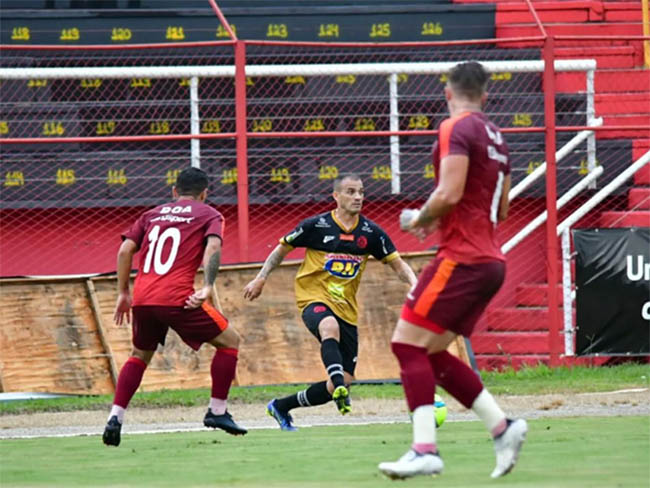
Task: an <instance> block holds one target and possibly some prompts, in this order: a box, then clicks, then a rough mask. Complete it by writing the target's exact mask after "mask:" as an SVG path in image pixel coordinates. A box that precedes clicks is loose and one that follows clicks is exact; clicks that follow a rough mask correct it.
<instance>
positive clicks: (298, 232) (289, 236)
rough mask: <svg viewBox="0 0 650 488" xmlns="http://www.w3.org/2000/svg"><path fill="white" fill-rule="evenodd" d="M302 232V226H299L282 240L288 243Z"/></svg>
mask: <svg viewBox="0 0 650 488" xmlns="http://www.w3.org/2000/svg"><path fill="white" fill-rule="evenodd" d="M303 232H304V230H303V228H302V227H300V228H299V229H298V230H295V231H293V232H292V233H291V234H289V235H288V236H286V237H285V238H284V241H285V242H286V243H287V244H288V243H290V242H292V241H294V240H295V239H296V237H298V236H299V235H300V234H302V233H303Z"/></svg>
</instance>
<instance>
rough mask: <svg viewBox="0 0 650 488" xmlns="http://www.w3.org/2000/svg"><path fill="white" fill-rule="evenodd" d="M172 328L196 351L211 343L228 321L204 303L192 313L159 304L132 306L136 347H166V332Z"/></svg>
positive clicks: (181, 308) (149, 348)
mask: <svg viewBox="0 0 650 488" xmlns="http://www.w3.org/2000/svg"><path fill="white" fill-rule="evenodd" d="M170 327H171V328H172V329H173V330H174V331H176V333H177V334H178V335H179V336H180V338H181V339H183V342H185V344H187V345H188V346H190V347H191V348H192V349H194V350H195V351H198V350H199V348H200V347H201V344H203V343H204V342H210V341H211V340H212V339H214V338H215V337H217V336H218V335H219V334H221V333H222V332H223V331H224V330H226V328H227V327H228V319H226V317H224V316H223V315H221V314H220V313H219V311H218V310H216V309H215V308H214V307H212V306H211V305H208V304H207V303H205V302H204V303H203V305H202V306H201V307H199V308H195V309H192V310H189V309H185V308H183V307H182V306H181V307H163V306H160V305H136V306H134V307H133V345H134V346H135V347H137V348H138V349H142V350H144V351H155V350H156V347H158V344H165V337H166V336H167V331H168V330H169V328H170Z"/></svg>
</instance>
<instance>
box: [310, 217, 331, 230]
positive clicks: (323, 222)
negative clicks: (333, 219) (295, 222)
mask: <svg viewBox="0 0 650 488" xmlns="http://www.w3.org/2000/svg"><path fill="white" fill-rule="evenodd" d="M314 227H318V228H319V229H329V228H330V227H332V226H331V225H330V224H328V223H327V220H325V217H320V218H319V219H318V222H316V224H315V225H314Z"/></svg>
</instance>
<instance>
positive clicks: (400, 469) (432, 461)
mask: <svg viewBox="0 0 650 488" xmlns="http://www.w3.org/2000/svg"><path fill="white" fill-rule="evenodd" d="M443 467H444V463H443V462H442V459H441V458H440V456H439V455H438V454H432V453H427V454H418V453H417V452H415V451H414V450H413V449H410V450H409V451H408V452H407V453H406V454H404V455H403V456H402V457H401V458H399V460H397V461H395V462H393V463H380V464H379V471H381V472H382V473H383V474H385V475H386V476H388V477H389V478H390V479H393V480H397V479H399V480H402V479H405V478H411V477H412V476H420V475H434V474H439V473H442V468H443Z"/></svg>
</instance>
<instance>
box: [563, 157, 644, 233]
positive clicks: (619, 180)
mask: <svg viewBox="0 0 650 488" xmlns="http://www.w3.org/2000/svg"><path fill="white" fill-rule="evenodd" d="M649 162H650V151H648V152H646V153H645V154H644V155H643V156H641V157H640V158H639V159H637V160H636V161H635V162H634V163H632V164H631V165H630V166H628V167H627V168H626V169H625V170H624V171H622V172H621V173H620V174H619V175H618V176H617V177H616V178H614V179H613V180H612V181H610V182H609V183H608V184H607V185H605V186H604V187H602V188H601V189H600V191H598V193H596V194H595V195H594V196H593V197H591V198H590V199H589V200H587V201H586V202H585V204H584V205H583V206H582V207H580V208H579V209H578V210H576V211H575V212H573V213H572V214H571V215H569V216H568V217H567V218H566V219H564V221H563V222H562V223H561V224H560V225H558V226H557V235H558V236H559V235H560V234H562V232H563V231H564V230H565V229H569V228H571V227H572V226H573V224H575V223H576V222H577V221H578V220H580V219H581V218H582V217H584V216H585V214H586V213H587V212H589V211H590V210H591V209H592V208H594V207H595V206H596V205H598V204H599V203H600V202H601V201H602V200H603V199H604V198H605V197H607V196H609V194H610V193H612V192H613V191H614V190H616V189H617V188H618V187H619V186H621V185H622V184H623V182H624V181H625V180H627V179H628V178H630V177H631V176H632V175H634V173H636V172H637V171H639V170H640V169H641V168H643V167H644V166H645V165H646V164H648V163H649Z"/></svg>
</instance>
